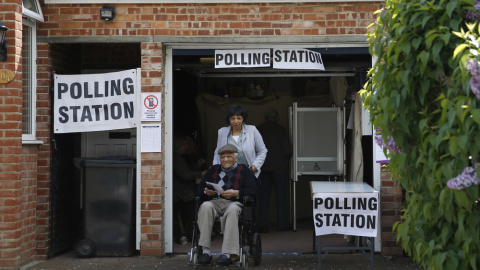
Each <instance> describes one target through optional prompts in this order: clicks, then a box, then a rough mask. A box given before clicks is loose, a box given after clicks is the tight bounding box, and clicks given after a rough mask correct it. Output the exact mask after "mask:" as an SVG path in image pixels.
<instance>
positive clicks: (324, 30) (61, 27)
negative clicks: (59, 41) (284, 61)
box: [39, 2, 381, 37]
mask: <svg viewBox="0 0 480 270" xmlns="http://www.w3.org/2000/svg"><path fill="white" fill-rule="evenodd" d="M380 3H381V2H378V3H375V2H373V3H372V2H365V3H361V2H354V3H344V2H340V3H297V4H294V3H283V4H279V3H268V4H237V3H227V4H204V5H202V4H142V5H138V6H137V5H129V4H116V5H115V18H114V19H113V20H112V21H104V20H102V19H100V16H99V13H100V8H101V7H102V5H93V4H86V5H45V6H44V8H43V14H44V16H45V23H41V24H40V28H39V29H41V31H39V35H41V36H49V37H56V36H154V35H155V36H186V37H189V36H312V35H344V34H365V33H366V31H367V30H366V29H365V28H366V26H368V25H369V24H370V23H371V22H373V18H374V15H373V12H374V11H375V10H377V9H378V8H379V6H380Z"/></svg>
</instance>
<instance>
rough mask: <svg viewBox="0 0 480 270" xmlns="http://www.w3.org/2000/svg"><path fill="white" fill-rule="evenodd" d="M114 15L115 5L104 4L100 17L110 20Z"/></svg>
mask: <svg viewBox="0 0 480 270" xmlns="http://www.w3.org/2000/svg"><path fill="white" fill-rule="evenodd" d="M113 17H115V6H103V7H102V8H101V9H100V18H102V19H104V20H105V21H110V20H113Z"/></svg>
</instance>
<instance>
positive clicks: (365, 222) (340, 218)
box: [313, 192, 380, 237]
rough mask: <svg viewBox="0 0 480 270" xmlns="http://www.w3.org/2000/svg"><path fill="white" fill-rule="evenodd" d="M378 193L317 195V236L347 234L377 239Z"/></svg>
mask: <svg viewBox="0 0 480 270" xmlns="http://www.w3.org/2000/svg"><path fill="white" fill-rule="evenodd" d="M379 205H380V203H379V201H378V192H371V193H353V192H347V193H315V194H314V196H313V223H314V226H315V235H317V236H318V235H325V234H347V235H357V236H366V237H376V236H377V229H378V228H377V226H378V208H379Z"/></svg>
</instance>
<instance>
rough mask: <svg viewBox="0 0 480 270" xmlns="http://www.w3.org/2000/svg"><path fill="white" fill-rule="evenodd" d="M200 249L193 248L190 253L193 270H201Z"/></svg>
mask: <svg viewBox="0 0 480 270" xmlns="http://www.w3.org/2000/svg"><path fill="white" fill-rule="evenodd" d="M199 252H200V251H199V249H198V247H194V248H192V250H191V252H190V263H189V264H190V265H193V269H195V270H197V269H199V266H198V257H199V256H200V254H199Z"/></svg>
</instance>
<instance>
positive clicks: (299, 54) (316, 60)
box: [273, 49, 325, 70]
mask: <svg viewBox="0 0 480 270" xmlns="http://www.w3.org/2000/svg"><path fill="white" fill-rule="evenodd" d="M273 68H278V69H316V70H325V66H324V65H323V60H322V55H321V54H320V53H319V52H315V51H312V50H307V49H274V50H273Z"/></svg>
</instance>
